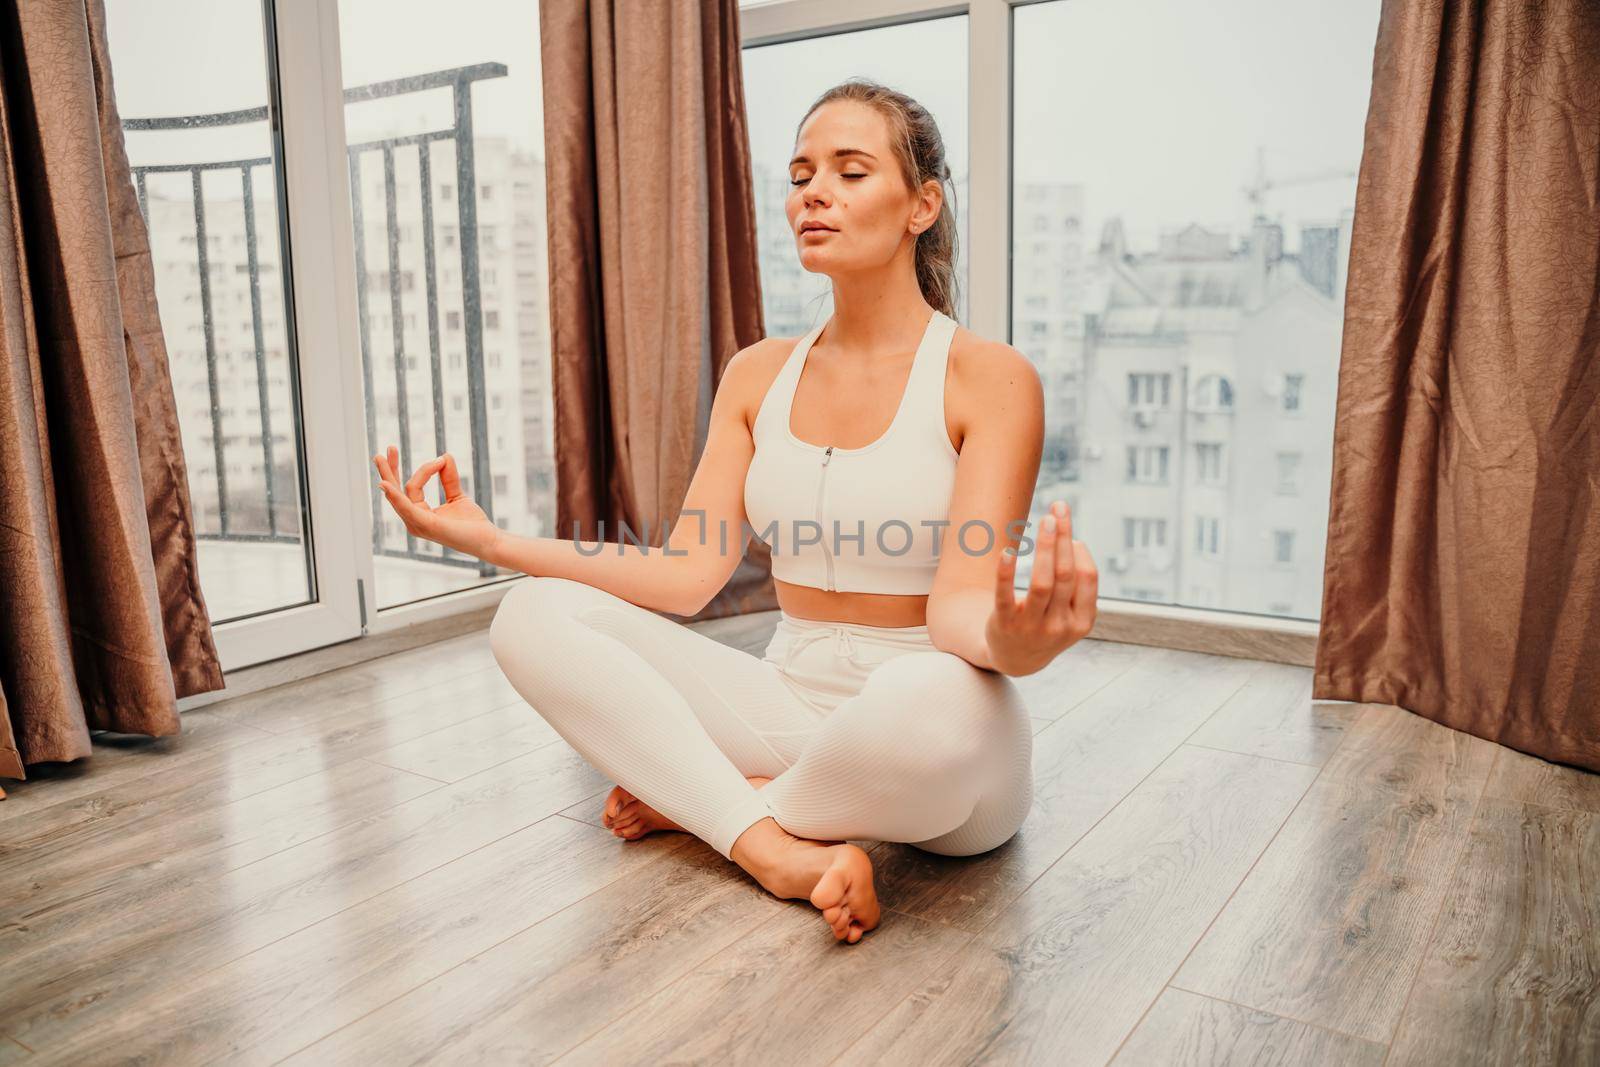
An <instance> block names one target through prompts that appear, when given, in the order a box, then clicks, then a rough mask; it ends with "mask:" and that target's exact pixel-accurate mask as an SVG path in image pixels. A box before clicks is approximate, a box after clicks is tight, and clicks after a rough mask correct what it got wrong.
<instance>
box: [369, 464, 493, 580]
mask: <svg viewBox="0 0 1600 1067" xmlns="http://www.w3.org/2000/svg"><path fill="white" fill-rule="evenodd" d="M372 462H373V464H374V465H375V466H376V467H377V468H378V484H379V485H381V486H382V487H383V494H384V496H385V497H387V498H388V500H389V506H390V507H392V508H394V510H395V514H397V515H399V516H400V519H401V521H403V522H404V523H405V524H406V530H407V531H409V532H410V533H411V534H412V535H413V536H416V537H421V538H425V539H427V540H429V541H435V542H437V543H439V544H441V545H444V546H445V547H447V548H453V549H455V550H456V551H457V552H464V553H466V554H467V555H469V556H477V557H478V558H479V559H487V558H488V553H489V552H490V550H491V549H492V548H493V546H494V544H495V542H496V541H498V540H499V539H500V528H499V527H498V526H496V525H495V524H494V523H492V522H490V521H489V516H488V515H486V514H484V511H483V509H482V508H480V507H479V506H478V505H477V504H474V503H473V502H472V498H471V497H469V496H467V494H465V493H463V492H462V491H461V475H460V474H459V473H457V471H456V460H455V457H454V456H452V455H451V454H450V453H448V452H446V453H444V454H443V455H441V456H437V457H435V458H433V459H431V460H429V461H428V462H426V463H424V464H423V465H422V466H420V467H418V468H417V470H416V473H415V474H413V475H412V476H411V477H410V478H409V479H407V480H406V484H405V488H404V489H402V488H401V486H400V476H399V475H398V474H397V473H396V470H397V469H398V467H399V466H400V450H399V449H398V448H396V447H395V446H394V445H390V446H389V454H388V455H387V456H384V455H382V454H381V453H380V454H379V455H376V456H373V457H372ZM435 474H437V475H439V484H440V485H441V486H443V487H444V503H443V504H440V505H439V506H438V507H432V506H430V505H429V504H428V501H427V499H426V498H425V497H424V496H423V493H422V491H423V490H424V489H425V488H427V485H428V481H429V480H430V479H431V478H432V477H433V476H434V475H435Z"/></svg>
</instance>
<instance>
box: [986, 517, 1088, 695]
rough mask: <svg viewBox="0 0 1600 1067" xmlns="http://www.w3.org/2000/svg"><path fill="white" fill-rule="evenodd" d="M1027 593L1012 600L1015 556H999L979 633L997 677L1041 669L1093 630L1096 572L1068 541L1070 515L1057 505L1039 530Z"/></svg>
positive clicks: (1084, 552) (1082, 549)
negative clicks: (991, 604)
mask: <svg viewBox="0 0 1600 1067" xmlns="http://www.w3.org/2000/svg"><path fill="white" fill-rule="evenodd" d="M1034 555H1035V558H1034V561H1033V573H1032V575H1031V576H1030V578H1029V581H1028V592H1027V595H1026V596H1024V597H1023V598H1022V599H1021V600H1018V599H1017V593H1016V575H1017V556H1016V552H1015V550H1014V549H1007V550H1006V551H1005V552H1003V553H1001V556H1000V565H999V566H998V567H997V568H995V590H994V595H995V605H994V611H993V613H991V614H990V616H989V622H988V624H987V625H986V627H985V629H984V634H985V637H986V638H987V640H988V644H989V658H990V659H991V661H992V662H993V664H994V669H995V670H997V671H999V672H1000V673H1002V674H1010V675H1023V674H1032V673H1033V672H1035V671H1037V670H1040V669H1042V668H1043V667H1045V666H1046V665H1047V664H1048V663H1049V662H1050V661H1051V660H1053V659H1055V658H1056V656H1058V655H1060V654H1061V653H1062V652H1064V651H1066V650H1067V649H1068V648H1070V647H1071V646H1072V645H1074V644H1076V643H1077V642H1078V641H1080V640H1082V639H1083V638H1084V637H1085V636H1086V635H1087V634H1088V633H1089V631H1090V630H1091V629H1093V627H1094V619H1095V610H1096V600H1097V597H1098V594H1099V589H1100V572H1099V571H1098V570H1097V569H1096V568H1095V565H1094V558H1093V557H1092V556H1090V555H1089V549H1088V547H1087V546H1085V545H1084V543H1083V542H1082V541H1074V540H1073V539H1072V511H1071V509H1069V508H1068V507H1067V505H1066V504H1065V503H1064V502H1062V501H1060V500H1057V501H1056V502H1054V503H1053V504H1051V505H1050V513H1049V514H1048V515H1046V516H1045V518H1044V521H1043V522H1042V523H1040V525H1039V536H1038V539H1037V543H1036V545H1035V548H1034Z"/></svg>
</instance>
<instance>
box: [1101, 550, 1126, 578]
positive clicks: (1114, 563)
mask: <svg viewBox="0 0 1600 1067" xmlns="http://www.w3.org/2000/svg"><path fill="white" fill-rule="evenodd" d="M1106 566H1107V567H1109V568H1111V569H1112V570H1114V571H1116V572H1117V573H1118V574H1121V573H1122V572H1123V571H1125V570H1127V569H1128V557H1127V556H1125V555H1123V554H1122V553H1121V552H1113V553H1112V554H1111V555H1110V556H1109V557H1108V558H1107V559H1106Z"/></svg>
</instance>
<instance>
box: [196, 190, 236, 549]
mask: <svg viewBox="0 0 1600 1067" xmlns="http://www.w3.org/2000/svg"><path fill="white" fill-rule="evenodd" d="M201 173H202V171H201V169H200V168H199V167H194V168H191V170H190V172H189V174H190V186H191V188H192V189H193V193H194V247H195V254H196V256H197V258H198V259H199V266H200V321H201V326H202V329H203V330H204V332H205V338H206V384H207V385H208V386H209V388H210V396H211V453H212V456H213V457H214V458H215V461H216V464H217V515H218V520H219V522H220V523H221V526H222V532H223V533H224V534H226V533H227V532H228V468H227V464H226V462H225V457H224V455H223V447H222V394H221V390H220V389H218V387H217V335H216V328H215V324H214V323H212V321H211V270H210V266H209V264H208V263H207V261H206V258H207V253H208V251H209V249H208V248H207V246H206V200H205V193H204V190H203V189H202V187H201V182H200V175H201Z"/></svg>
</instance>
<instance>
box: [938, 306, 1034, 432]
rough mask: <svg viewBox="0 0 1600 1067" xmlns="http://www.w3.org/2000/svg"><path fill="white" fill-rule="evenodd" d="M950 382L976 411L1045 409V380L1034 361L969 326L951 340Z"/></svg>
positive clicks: (962, 327)
mask: <svg viewBox="0 0 1600 1067" xmlns="http://www.w3.org/2000/svg"><path fill="white" fill-rule="evenodd" d="M949 384H950V385H951V386H953V387H954V389H955V391H956V392H957V393H958V395H960V396H961V397H963V398H964V399H966V400H967V401H968V403H967V404H966V405H964V406H966V407H967V408H968V410H971V411H974V412H978V411H985V410H988V411H998V410H1000V409H1002V408H1004V409H1006V410H1009V411H1012V412H1015V411H1016V409H1017V406H1018V405H1019V404H1021V405H1025V406H1030V407H1031V406H1037V407H1038V408H1039V410H1040V411H1041V412H1042V411H1043V410H1044V383H1043V382H1042V381H1041V380H1040V378H1039V369H1038V368H1037V367H1035V366H1034V365H1033V361H1032V360H1030V359H1029V358H1028V357H1027V356H1025V355H1023V354H1022V353H1021V352H1019V351H1017V350H1016V349H1015V348H1013V347H1012V346H1010V345H1008V344H1006V343H1005V342H1004V341H993V340H990V339H989V338H987V337H984V336H982V335H981V334H977V333H974V332H972V331H971V330H969V329H967V328H966V327H965V326H958V327H957V328H956V332H955V335H954V336H953V337H952V338H951V339H950V369H949Z"/></svg>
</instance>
